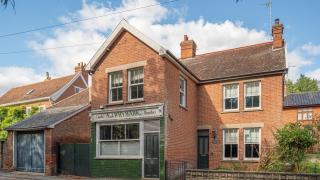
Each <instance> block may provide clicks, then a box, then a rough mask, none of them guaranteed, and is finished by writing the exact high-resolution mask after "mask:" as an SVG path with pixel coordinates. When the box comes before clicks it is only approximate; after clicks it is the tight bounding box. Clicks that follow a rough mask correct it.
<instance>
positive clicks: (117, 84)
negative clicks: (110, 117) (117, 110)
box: [109, 71, 123, 103]
mask: <svg viewBox="0 0 320 180" xmlns="http://www.w3.org/2000/svg"><path fill="white" fill-rule="evenodd" d="M122 84H123V79H122V72H121V71H118V72H113V73H110V74H109V102H110V103H112V102H119V101H122Z"/></svg>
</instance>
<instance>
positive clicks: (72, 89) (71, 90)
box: [56, 77, 86, 102]
mask: <svg viewBox="0 0 320 180" xmlns="http://www.w3.org/2000/svg"><path fill="white" fill-rule="evenodd" d="M75 86H77V87H80V88H86V85H85V84H84V82H83V80H82V78H81V77H79V78H78V79H77V80H76V81H75V82H74V83H73V84H72V85H71V86H70V87H69V88H68V89H66V90H65V92H64V93H63V94H62V95H61V96H60V97H59V98H58V100H57V101H56V102H59V101H61V100H63V99H65V98H67V97H69V96H72V95H74V94H75Z"/></svg>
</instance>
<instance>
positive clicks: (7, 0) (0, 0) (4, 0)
mask: <svg viewBox="0 0 320 180" xmlns="http://www.w3.org/2000/svg"><path fill="white" fill-rule="evenodd" d="M8 4H11V6H12V7H13V8H14V7H15V2H14V0H0V5H2V6H4V7H7V6H8Z"/></svg>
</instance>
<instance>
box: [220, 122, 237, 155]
mask: <svg viewBox="0 0 320 180" xmlns="http://www.w3.org/2000/svg"><path fill="white" fill-rule="evenodd" d="M231 129H235V130H237V145H238V149H237V150H238V152H237V155H238V156H237V157H236V158H232V157H231V158H228V157H227V158H226V157H225V151H224V150H225V146H224V145H225V131H226V130H231ZM239 137H240V136H239V129H238V128H225V129H222V159H223V160H228V161H236V160H239V149H240V148H239Z"/></svg>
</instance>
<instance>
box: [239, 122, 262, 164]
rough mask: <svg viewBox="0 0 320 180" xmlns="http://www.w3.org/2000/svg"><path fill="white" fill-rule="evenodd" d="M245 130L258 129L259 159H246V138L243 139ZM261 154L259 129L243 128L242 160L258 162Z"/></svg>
mask: <svg viewBox="0 0 320 180" xmlns="http://www.w3.org/2000/svg"><path fill="white" fill-rule="evenodd" d="M246 129H259V157H258V158H246V137H245V134H244V133H245V130H246ZM260 154H261V127H247V128H243V160H246V161H258V160H260Z"/></svg>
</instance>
